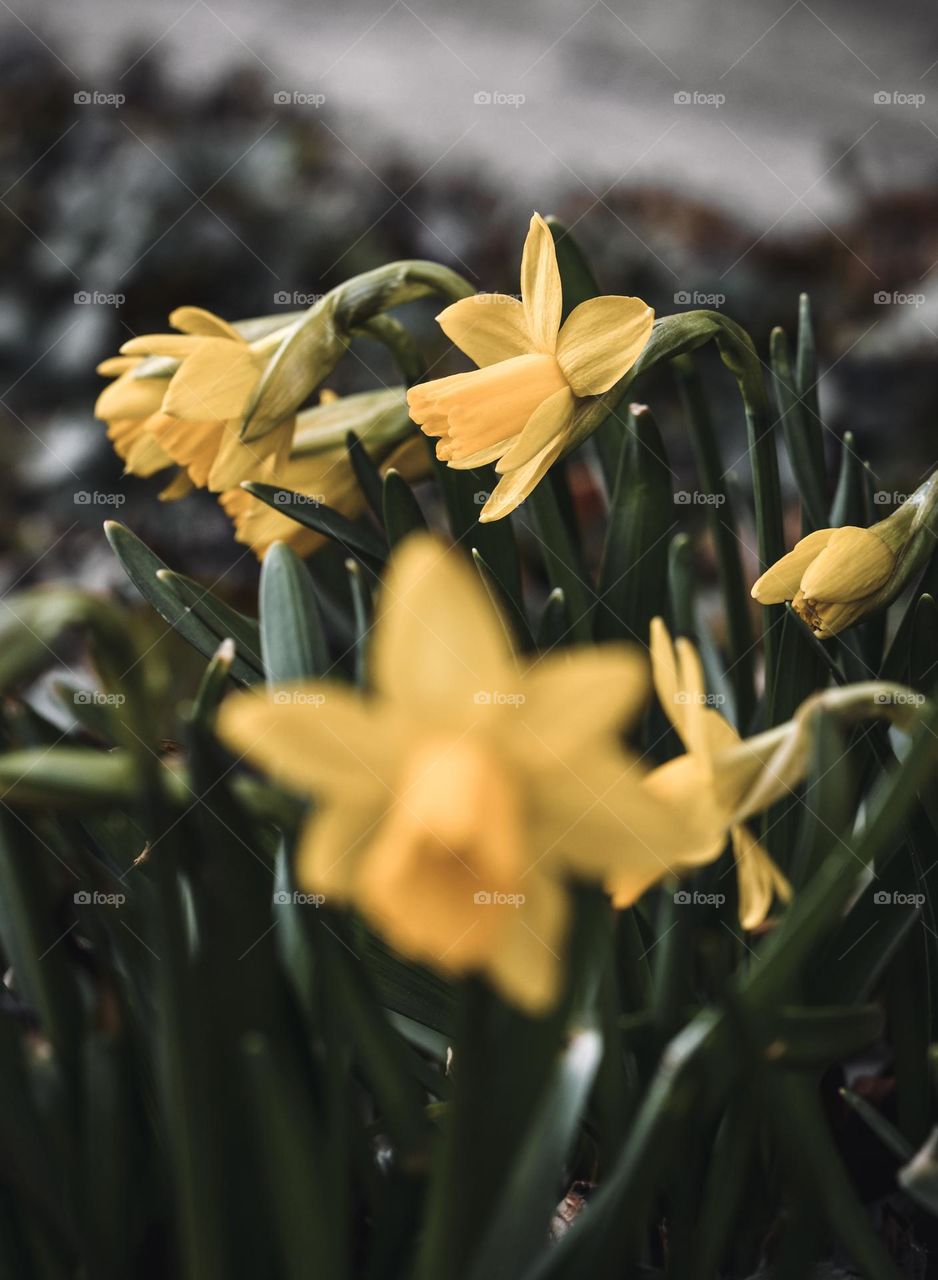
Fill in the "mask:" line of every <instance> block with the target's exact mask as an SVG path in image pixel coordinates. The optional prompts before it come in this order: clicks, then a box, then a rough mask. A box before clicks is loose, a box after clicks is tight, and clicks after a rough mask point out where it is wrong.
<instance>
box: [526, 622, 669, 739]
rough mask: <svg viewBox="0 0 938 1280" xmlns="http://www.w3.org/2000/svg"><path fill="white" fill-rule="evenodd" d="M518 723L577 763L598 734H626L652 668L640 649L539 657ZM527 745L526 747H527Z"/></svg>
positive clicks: (616, 648) (601, 648) (602, 649)
mask: <svg viewBox="0 0 938 1280" xmlns="http://www.w3.org/2000/svg"><path fill="white" fill-rule="evenodd" d="M522 689H523V693H524V702H523V703H522V704H521V706H520V707H519V708H518V718H519V720H520V722H521V723H522V724H523V725H524V728H525V731H526V732H527V733H529V734H530V735H531V736H532V738H533V739H534V740H535V741H538V742H544V743H546V744H547V749H548V750H550V751H551V752H554V753H555V754H556V755H557V756H559V757H560V758H561V759H569V760H574V761H575V760H576V759H577V757H578V753H579V751H580V749H581V748H582V747H583V746H584V745H585V744H587V743H589V742H590V741H591V740H595V739H596V738H597V737H598V736H599V735H601V734H605V733H609V734H613V733H618V732H623V731H625V730H627V729H629V728H630V727H631V726H632V724H633V723H634V721H635V719H636V717H637V716H638V714H639V712H640V710H641V709H642V707H643V706H644V704H645V703H646V701H647V700H648V692H649V680H648V664H647V662H646V661H645V659H644V657H643V656H642V654H641V653H640V651H639V650H638V649H629V648H626V647H625V646H624V645H623V646H620V645H603V646H596V647H595V648H591V649H573V650H571V651H570V652H569V653H567V654H564V655H557V656H549V657H546V658H540V659H539V660H538V661H537V663H536V664H535V665H534V667H533V668H532V669H531V670H530V671H528V672H526V673H525V675H524V679H523V683H522ZM525 745H527V744H525Z"/></svg>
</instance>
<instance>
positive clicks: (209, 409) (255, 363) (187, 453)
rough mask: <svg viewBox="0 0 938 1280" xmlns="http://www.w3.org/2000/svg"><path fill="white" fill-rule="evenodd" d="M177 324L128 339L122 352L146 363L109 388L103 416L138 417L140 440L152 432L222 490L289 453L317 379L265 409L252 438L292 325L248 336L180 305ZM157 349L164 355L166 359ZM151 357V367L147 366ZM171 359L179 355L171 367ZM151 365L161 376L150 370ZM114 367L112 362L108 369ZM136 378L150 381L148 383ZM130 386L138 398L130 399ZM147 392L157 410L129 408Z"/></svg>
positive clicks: (195, 474)
mask: <svg viewBox="0 0 938 1280" xmlns="http://www.w3.org/2000/svg"><path fill="white" fill-rule="evenodd" d="M294 323H296V322H294ZM170 324H171V325H172V326H173V327H174V328H176V329H178V330H180V332H179V333H162V334H148V335H144V336H141V337H137V338H132V339H130V341H129V342H125V343H124V345H123V347H122V348H121V354H122V356H123V357H124V358H129V359H133V360H136V361H138V362H139V363H138V365H137V366H136V367H134V368H129V369H128V370H127V371H126V378H125V377H119V378H118V381H117V382H116V383H113V384H112V385H111V386H110V387H108V388H106V389H105V391H104V392H102V394H101V396H99V398H98V403H97V405H96V406H95V412H96V414H97V415H98V417H101V418H104V419H105V420H106V421H109V422H113V421H115V420H118V421H121V420H124V421H125V420H126V419H127V418H128V417H130V418H133V419H136V421H137V424H138V425H137V428H136V431H135V439H136V440H138V441H139V440H141V439H146V438H149V440H150V441H152V443H153V444H154V445H155V446H157V447H158V448H159V449H160V450H161V451H162V453H163V455H164V456H165V457H167V458H168V459H169V460H170V461H171V462H175V463H176V464H177V465H178V466H180V467H183V468H184V469H185V470H186V471H187V473H188V475H189V478H190V480H191V481H192V483H193V484H194V485H196V486H198V487H200V488H201V487H207V488H209V489H212V490H214V491H216V492H217V491H219V490H222V489H226V488H229V487H230V486H232V485H235V484H238V483H239V482H240V481H241V480H244V479H246V478H247V477H248V476H249V475H251V473H252V472H253V471H255V470H256V469H257V467H258V466H259V465H260V464H261V463H263V462H264V461H265V459H267V458H270V457H274V458H275V459H278V460H280V461H283V460H284V459H285V458H286V456H287V454H288V453H289V449H290V442H291V440H292V437H293V429H294V425H295V420H296V410H297V408H298V407H299V405H300V404H301V403H302V401H303V400H304V399H305V397H306V396H307V395H308V394H309V391H310V390H312V387H313V386H314V385H315V383H313V382H309V383H308V384H304V385H300V383H299V382H297V384H296V385H295V387H294V389H293V400H292V408H290V409H288V410H284V411H282V412H281V411H279V410H278V412H277V413H276V414H267V415H266V416H265V413H263V412H262V413H260V414H259V415H258V417H259V426H258V427H257V428H256V430H255V432H254V433H253V438H252V439H251V440H247V439H246V438H245V435H244V430H243V425H244V417H245V414H246V413H247V411H248V409H249V408H250V406H251V403H252V400H253V398H254V396H255V393H256V392H257V389H258V386H259V384H260V382H261V380H262V378H263V376H264V374H265V371H266V370H267V368H268V367H269V364H270V362H271V360H272V359H273V358H274V356H275V353H276V351H277V349H278V348H279V347H280V345H281V344H282V343H283V342H284V341H285V339H286V337H287V335H288V334H289V332H290V328H291V326H289V325H287V326H283V325H281V326H280V327H279V328H277V329H274V330H273V331H272V332H267V333H265V334H264V335H263V336H261V337H259V338H255V339H254V340H253V341H249V340H248V338H247V337H245V336H244V335H243V334H242V333H241V332H240V331H239V329H237V328H235V327H234V326H233V325H230V324H228V322H227V321H225V320H222V319H220V318H219V317H218V316H215V315H212V314H211V312H208V311H203V310H201V308H199V307H180V308H178V309H177V310H176V311H174V312H173V313H172V315H171V316H170ZM155 357H163V360H164V363H163V364H162V365H161V363H160V361H159V360H158V359H154V358H155ZM144 360H147V361H148V367H142V364H143V361H144ZM165 361H171V362H175V363H173V364H170V365H169V366H168V367H167V365H166V363H165ZM148 368H149V369H153V370H154V374H155V376H146V375H147V373H148ZM113 369H114V365H113V364H112V363H111V362H106V363H105V365H104V366H103V369H102V371H103V372H111V371H112V370H113ZM167 374H168V375H169V376H168V377H167ZM134 384H143V385H144V386H145V388H146V389H145V391H140V390H139V388H138V386H136V385H134ZM131 393H133V394H134V395H135V396H136V397H137V398H136V399H131ZM157 394H159V396H160V398H159V403H158V404H157V403H156V396H157ZM144 399H146V404H147V406H151V411H150V413H149V414H147V415H146V416H145V417H143V418H142V419H141V417H140V416H139V415H138V414H136V413H133V414H131V413H130V412H129V410H130V409H136V408H137V404H138V400H139V404H140V407H141V408H142V407H145V406H144V404H143V401H144ZM153 405H155V408H153V407H152V406H153ZM128 462H129V459H128ZM138 474H139V472H138Z"/></svg>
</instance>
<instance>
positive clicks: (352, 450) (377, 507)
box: [345, 431, 384, 522]
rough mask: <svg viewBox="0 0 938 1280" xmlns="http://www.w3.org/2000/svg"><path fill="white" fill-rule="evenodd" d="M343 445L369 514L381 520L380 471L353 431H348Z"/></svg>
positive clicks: (382, 508) (382, 503) (382, 516)
mask: <svg viewBox="0 0 938 1280" xmlns="http://www.w3.org/2000/svg"><path fill="white" fill-rule="evenodd" d="M345 447H346V449H347V450H348V456H349V462H350V463H351V464H352V470H353V471H354V473H355V479H356V480H357V481H358V487H359V489H361V491H362V493H363V494H364V495H365V501H366V502H367V503H368V508H369V510H370V511H371V514H372V515H373V516H374V517H375V519H376V520H379V521H381V522H383V521H384V484H383V482H382V479H381V473H380V471H379V470H378V468H377V466H375V463H374V462H373V460H372V458H371V455H370V454H369V452H368V450H367V449H366V448H365V446H364V445H363V444H362V442H361V440H360V439H359V438H358V436H357V435H356V434H355V432H354V431H350V432H349V433H348V436H347V437H346V444H345Z"/></svg>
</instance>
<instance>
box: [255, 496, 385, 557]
mask: <svg viewBox="0 0 938 1280" xmlns="http://www.w3.org/2000/svg"><path fill="white" fill-rule="evenodd" d="M242 488H244V489H246V490H247V491H248V493H251V494H253V495H254V497H255V498H260V500H261V502H266V503H267V505H268V506H269V507H273V508H274V510H276V511H279V512H280V514H281V515H283V516H289V517H290V519H291V520H295V521H296V522H297V523H298V524H302V525H305V526H306V528H307V529H315V530H316V532H317V533H321V534H323V535H324V536H325V537H327V538H330V539H331V540H332V541H333V542H337V543H338V544H339V546H340V547H342V548H343V550H344V551H345V552H346V554H347V555H355V556H359V557H360V558H361V559H362V560H364V562H365V564H366V565H368V566H369V567H377V568H379V569H380V568H381V566H382V565H383V564H384V562H385V560H386V559H387V554H388V547H387V543H386V541H385V539H384V537H383V535H382V534H380V533H378V532H377V530H375V529H374V528H372V527H370V526H369V525H366V524H364V523H358V522H353V521H351V520H349V519H348V518H347V517H346V516H343V515H342V514H341V512H339V511H335V510H333V508H332V507H328V506H326V504H325V503H322V502H311V501H310V500H309V498H304V497H303V495H302V494H298V493H291V492H290V491H289V490H287V489H281V488H278V487H277V486H276V485H273V484H258V483H255V482H253V481H245V482H244V484H243V486H242Z"/></svg>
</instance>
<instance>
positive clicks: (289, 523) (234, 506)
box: [218, 388, 430, 559]
mask: <svg viewBox="0 0 938 1280" xmlns="http://www.w3.org/2000/svg"><path fill="white" fill-rule="evenodd" d="M349 431H354V432H355V433H356V434H357V435H358V437H359V439H360V440H361V442H362V443H363V444H364V446H365V448H366V449H367V450H368V452H369V454H370V455H371V457H372V459H373V460H374V461H375V462H378V463H379V464H381V465H380V469H381V471H382V473H384V472H386V471H387V470H388V469H390V468H391V467H393V468H394V469H395V470H397V471H399V472H400V473H401V475H402V476H403V477H404V479H405V480H420V479H423V477H424V476H426V474H427V472H428V470H429V466H430V459H429V457H428V454H427V448H426V441H425V440H424V439H423V438H422V437H421V436H419V435H413V434H411V435H410V437H409V439H406V440H403V441H402V440H401V437H402V436H403V435H405V434H406V433H407V432H408V431H410V432H413V427H412V425H411V422H410V419H409V417H408V415H407V405H406V403H405V400H404V393H403V390H402V389H400V388H390V389H388V390H384V391H365V392H361V393H359V394H356V395H350V396H343V397H342V398H341V399H340V398H339V397H337V396H336V395H335V394H334V393H331V394H330V393H326V392H324V393H323V394H322V397H321V402H320V404H319V406H318V407H317V408H315V409H308V410H304V411H303V412H302V413H300V415H299V416H298V418H297V428H296V435H295V437H294V442H293V449H292V451H291V453H290V457H289V458H288V459H287V461H286V462H284V463H283V464H282V465H281V466H279V467H277V466H275V465H274V464H273V463H271V462H270V461H268V462H267V463H265V464H264V465H263V466H262V467H260V468H259V469H258V471H257V473H256V474H255V475H253V476H252V477H251V478H252V480H257V481H260V482H261V483H263V484H275V485H277V486H279V487H280V488H282V489H283V490H284V491H285V492H287V493H298V494H300V495H302V496H303V497H306V498H309V499H310V501H313V502H320V503H325V504H326V506H329V507H333V508H335V510H337V511H340V512H341V513H342V514H343V515H345V516H348V517H349V518H351V519H354V518H355V517H356V516H359V515H362V514H363V512H364V510H365V506H366V503H365V496H364V494H363V492H362V489H361V486H360V485H359V483H358V481H357V479H356V477H355V473H354V471H353V470H352V466H351V463H350V462H349V457H348V449H347V446H346V439H347V436H348V432H349ZM218 500H219V502H220V503H221V505H222V507H224V509H225V511H226V512H227V514H228V515H229V516H230V517H231V518H232V520H233V521H234V526H235V538H236V539H237V541H238V542H243V543H246V544H247V545H248V546H249V547H250V548H251V549H252V551H253V552H254V553H255V555H256V556H257V557H258V559H263V558H264V556H265V555H266V554H267V551H268V550H269V548H270V546H271V545H272V543H274V542H286V543H288V544H289V545H290V546H291V547H292V548H293V550H294V551H296V553H297V555H301V556H306V555H309V554H310V553H311V552H313V551H315V550H316V549H317V548H318V547H320V546H322V544H323V542H324V541H325V539H324V538H323V536H322V534H319V533H317V532H316V531H315V530H314V529H309V528H307V527H306V526H305V525H302V524H299V523H298V522H297V521H296V520H293V519H291V518H290V516H288V515H285V514H284V513H283V512H281V511H278V510H277V508H276V507H271V506H270V505H268V503H266V502H262V501H261V500H260V499H259V498H255V497H253V495H252V494H250V493H248V492H247V490H246V489H242V488H237V489H228V490H226V491H225V492H224V493H222V494H220V495H219V499H218Z"/></svg>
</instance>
